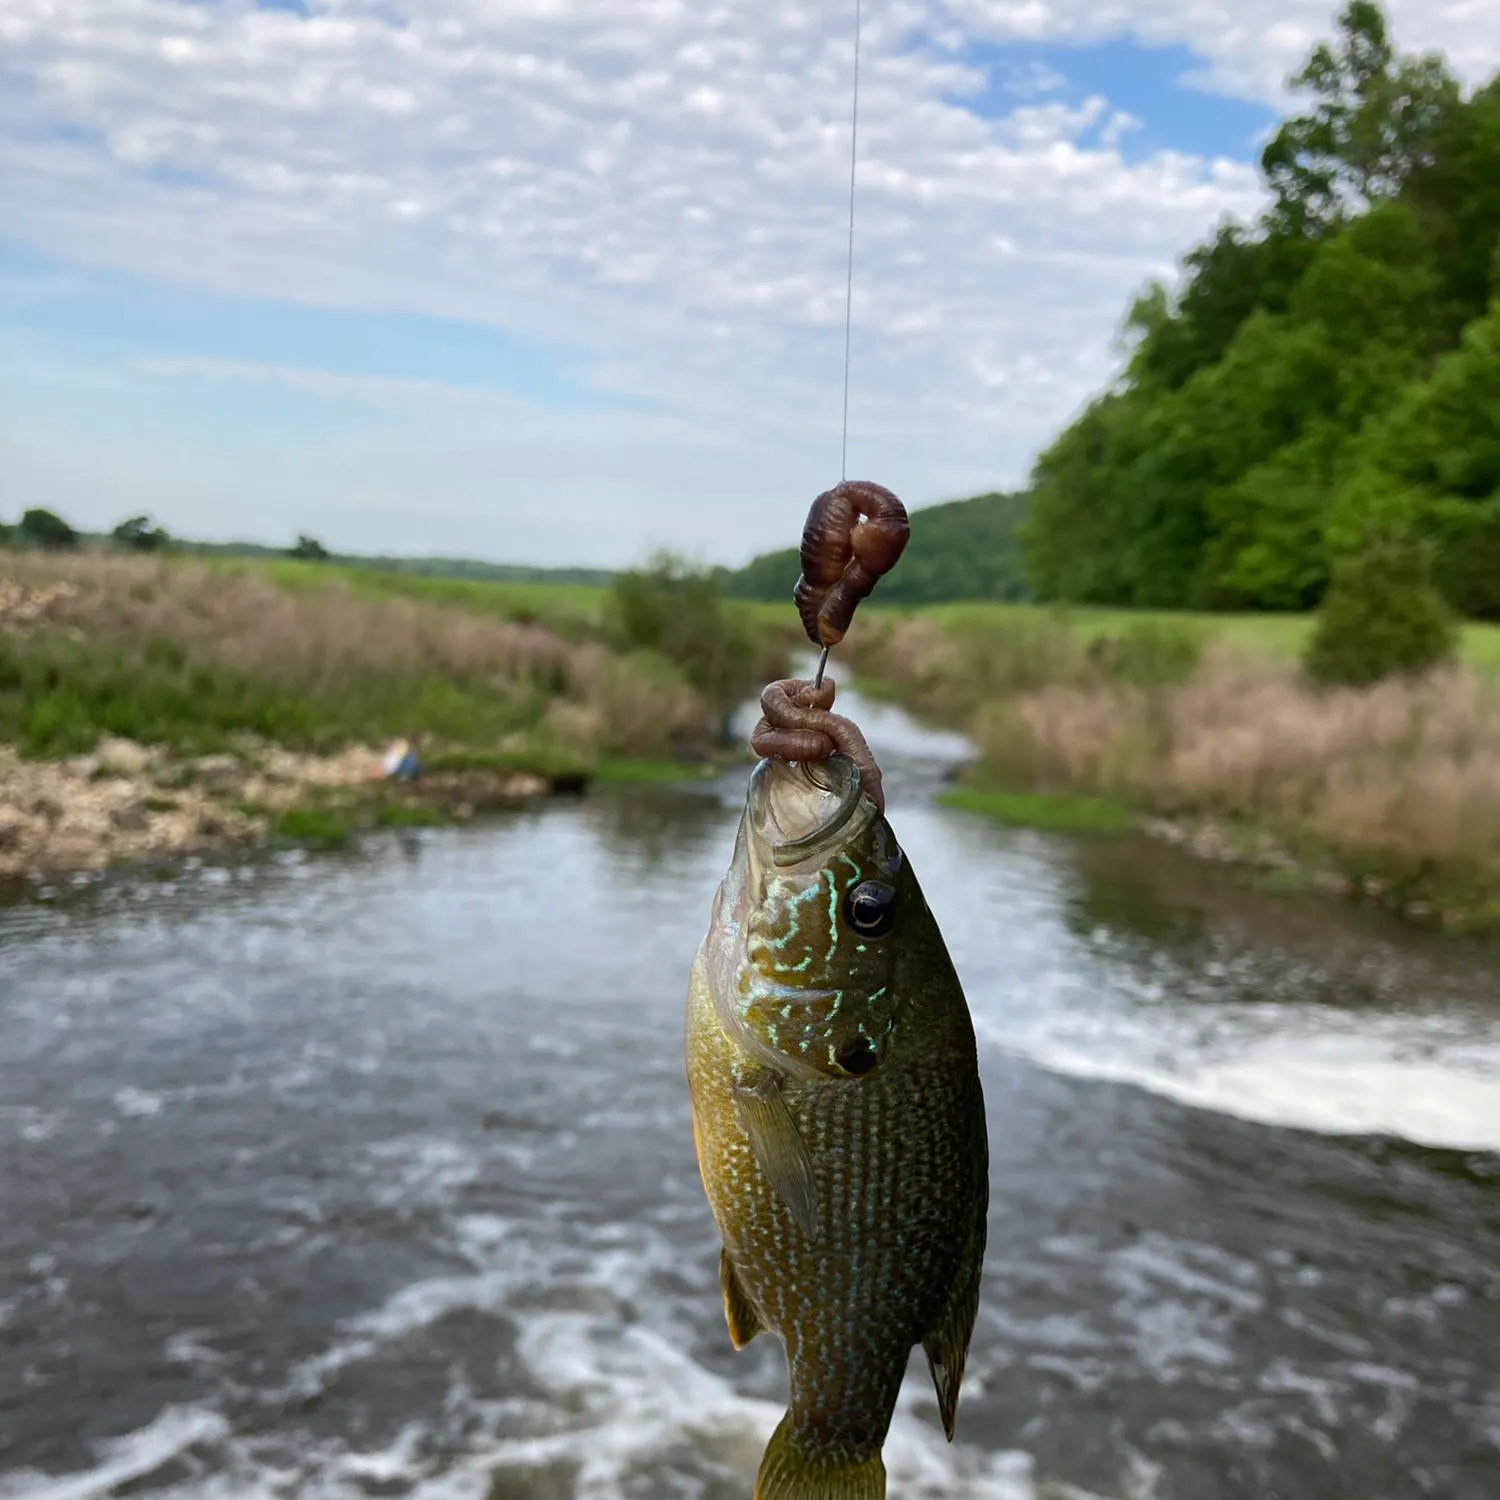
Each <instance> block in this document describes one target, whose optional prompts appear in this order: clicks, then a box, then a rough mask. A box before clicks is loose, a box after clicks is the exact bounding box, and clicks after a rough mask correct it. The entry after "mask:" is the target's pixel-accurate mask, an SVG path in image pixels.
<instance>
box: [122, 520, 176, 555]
mask: <svg viewBox="0 0 1500 1500" xmlns="http://www.w3.org/2000/svg"><path fill="white" fill-rule="evenodd" d="M110 537H111V539H112V540H113V542H114V544H115V546H117V547H119V548H120V549H121V550H122V551H125V552H160V551H162V550H163V549H164V548H166V547H167V546H169V545H170V544H171V541H172V538H171V536H170V535H169V534H168V533H167V531H166V530H165V528H163V527H161V526H157V525H155V524H154V523H153V522H152V520H151V517H150V516H131V517H130V519H129V520H128V521H121V522H120V524H119V525H118V526H116V527H115V529H114V530H113V531H112V532H111V533H110Z"/></svg>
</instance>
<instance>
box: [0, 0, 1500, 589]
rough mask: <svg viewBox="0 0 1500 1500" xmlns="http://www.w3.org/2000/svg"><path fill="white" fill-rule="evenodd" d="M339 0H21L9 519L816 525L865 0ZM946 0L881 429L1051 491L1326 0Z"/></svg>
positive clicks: (582, 549) (879, 390)
mask: <svg viewBox="0 0 1500 1500" xmlns="http://www.w3.org/2000/svg"><path fill="white" fill-rule="evenodd" d="M325 3H326V0H307V3H306V4H305V5H303V4H293V3H290V0H276V3H271V0H259V3H250V0H216V3H194V4H188V3H179V0H142V3H141V4H140V5H138V6H136V7H133V8H132V9H130V10H128V11H122V10H121V9H120V8H119V7H118V6H115V5H113V4H112V3H111V0H6V8H5V13H4V20H3V26H4V30H3V31H0V202H4V203H5V204H6V206H7V207H6V215H5V222H4V225H3V227H0V517H4V516H6V515H7V514H9V513H10V512H14V511H17V510H19V509H21V508H23V507H24V506H26V505H30V504H45V505H51V506H53V507H55V508H57V509H60V510H62V511H63V512H64V513H65V514H67V515H69V516H70V517H72V518H73V519H74V520H75V521H77V522H78V523H80V524H83V525H86V526H91V527H94V526H108V525H111V524H113V523H114V522H115V521H116V520H118V519H119V518H120V517H121V516H122V515H124V514H127V513H130V512H132V511H136V510H140V509H147V510H150V511H151V512H152V513H153V514H155V515H156V516H157V517H158V518H159V519H160V520H161V521H163V522H164V523H165V524H166V525H168V526H169V527H170V528H171V529H172V530H174V531H177V532H179V533H182V534H188V535H198V536H205V537H224V536H230V535H240V536H247V537H254V538H257V539H261V540H268V541H275V540H277V539H278V538H281V537H286V536H289V535H291V534H293V533H295V532H296V531H301V530H310V531H313V532H315V533H317V534H319V535H323V536H325V539H326V540H328V541H329V542H330V543H331V544H333V545H336V546H338V547H339V548H341V549H349V550H362V549H368V550H372V551H373V550H411V551H445V552H452V553H468V554H471V555H477V556H487V557H493V558H497V559H506V560H514V561H522V562H543V563H546V562H552V563H564V562H583V563H593V564H615V563H622V562H627V561H630V560H631V559H632V558H635V557H638V556H640V555H642V554H643V553H644V552H645V551H646V550H647V549H648V548H649V547H651V546H654V545H659V544H663V543H666V544H670V545H673V546H676V547H679V548H680V549H682V550H686V551H688V552H691V553H695V554H696V555H699V556H702V557H709V558H715V559H719V560H724V561H728V562H735V561H738V560H740V559H742V558H744V557H747V556H749V555H751V554H753V553H754V552H756V551H758V550H761V549H763V548H765V547H771V546H778V545H787V544H790V543H791V542H792V541H794V540H795V538H796V536H797V535H798V534H799V531H800V525H801V518H802V515H803V513H804V511H805V508H806V505H807V503H808V500H809V499H810V498H811V496H812V495H813V494H815V493H816V492H817V491H818V490H820V489H822V488H824V487H826V485H827V484H828V483H830V482H831V481H832V480H833V479H836V478H837V477H838V476H837V473H836V472H834V470H835V468H836V465H837V462H838V452H839V433H838V421H839V413H840V410H841V389H840V384H839V382H840V376H841V371H842V357H843V327H842V319H843V281H844V264H843V256H844V251H845V226H844V219H843V216H844V213H845V210H846V193H847V180H848V179H847V172H848V166H847V155H846V154H845V153H846V152H847V118H848V117H847V103H848V97H847V84H848V78H849V62H850V55H849V42H850V32H849V22H850V19H851V17H850V16H849V15H847V14H845V7H844V6H843V5H842V4H837V5H834V4H829V3H824V0H789V3H788V5H787V6H784V7H779V8H774V9H773V8H764V9H763V8H760V7H753V6H742V7H730V8H728V9H727V10H724V11H715V10H712V9H711V8H703V7H684V8H682V10H681V11H680V12H673V11H670V10H669V9H667V8H664V7H652V8H643V7H642V6H641V5H640V4H638V3H636V0H557V3H555V4H554V5H552V6H549V7H546V8H540V7H537V8H533V9H532V11H531V13H528V14H521V13H516V12H514V11H506V12H505V13H504V14H502V13H501V8H496V9H495V10H494V11H489V12H487V11H484V10H483V9H475V8H470V9H467V10H462V11H455V12H452V13H448V12H444V13H443V14H442V15H437V14H435V13H434V12H433V11H432V10H431V8H429V7H425V6H421V5H418V4H417V0H340V4H339V5H338V7H337V8H336V11H333V10H329V9H326V8H325ZM1132 4H1134V5H1135V7H1136V8H1135V10H1134V11H1132V8H1131V6H1132ZM1403 4H1405V8H1406V10H1408V11H1409V12H1410V13H1411V19H1412V21H1413V23H1414V25H1415V28H1416V29H1417V30H1418V31H1419V32H1420V31H1421V29H1422V28H1423V27H1426V28H1427V31H1428V32H1432V31H1433V29H1434V28H1436V34H1435V38H1434V40H1435V42H1436V44H1438V45H1444V44H1447V43H1448V42H1452V44H1453V45H1454V46H1456V47H1459V48H1460V49H1462V48H1463V47H1468V48H1469V49H1470V51H1471V52H1475V49H1478V50H1477V52H1476V53H1475V55H1479V54H1481V53H1483V54H1484V55H1487V56H1492V55H1495V50H1500V20H1497V21H1496V22H1495V23H1493V24H1491V23H1490V22H1488V21H1481V22H1480V23H1477V24H1476V23H1474V22H1473V20H1472V17H1470V18H1469V19H1468V20H1467V21H1465V20H1464V17H1463V13H1462V10H1461V7H1458V6H1457V4H1456V0H1451V3H1450V0H1432V3H1431V4H1428V5H1426V6H1424V7H1421V8H1420V9H1419V8H1417V7H1415V6H1413V5H1410V4H1408V3H1406V0H1400V3H1398V5H1397V7H1396V8H1397V10H1398V11H1399V10H1400V9H1401V8H1402V5H1403ZM919 6H920V9H921V12H922V22H921V24H920V25H919V26H917V27H915V28H913V27H912V26H911V25H910V24H909V13H906V12H903V16H902V17H901V18H900V19H899V20H898V19H897V18H895V17H894V16H892V15H891V14H889V13H887V12H885V11H884V10H883V9H882V8H881V7H880V6H879V5H878V4H875V5H871V6H868V7H867V17H866V33H865V44H866V55H865V70H864V74H863V76H864V93H863V95H862V99H861V131H862V137H861V138H862V148H861V163H860V176H859V203H858V224H857V231H856V234H857V248H856V282H855V286H856V291H855V327H854V346H853V347H854V362H853V369H852V376H853V380H852V395H851V407H850V422H851V430H850V441H849V451H850V462H851V472H854V473H858V474H863V475H867V476H868V477H871V478H876V479H879V480H881V481H882V482H884V483H887V484H890V485H892V486H893V487H894V488H896V489H897V491H898V493H900V494H902V495H903V497H904V498H906V499H907V501H908V503H909V504H911V505H914V506H915V505H921V504H924V503H928V502H932V501H937V500H941V499H945V498H949V497H951V496H954V495H958V494H963V493H967V492H972V491H974V490H977V489H981V488H992V487H994V486H996V485H1003V484H1009V483H1015V482H1018V481H1019V480H1020V479H1021V478H1022V477H1023V476H1024V474H1025V472H1026V469H1027V467H1028V465H1029V463H1030V460H1031V458H1032V456H1033V455H1034V454H1035V452H1036V451H1037V449H1038V448H1039V447H1040V446H1041V445H1042V444H1043V443H1045V442H1046V441H1047V439H1048V438H1049V437H1050V435H1051V434H1052V433H1053V432H1055V430H1056V429H1057V427H1058V425H1059V424H1060V423H1061V422H1063V421H1065V420H1066V419H1067V418H1068V417H1069V416H1070V414H1071V413H1072V412H1073V411H1075V410H1076V409H1077V408H1078V406H1079V405H1080V404H1081V403H1082V402H1083V401H1084V400H1085V399H1086V398H1087V396H1088V395H1089V393H1090V392H1091V391H1093V390H1095V389H1097V388H1098V386H1099V385H1100V384H1101V383H1102V382H1103V381H1104V380H1105V379H1107V378H1108V376H1109V374H1110V373H1111V370H1112V368H1113V361H1114V359H1115V355H1114V353H1113V352H1112V349H1111V339H1112V336H1113V334H1114V331H1115V327H1116V324H1117V322H1118V319H1119V317H1120V314H1121V312H1122V311H1123V309H1124V307H1125V305H1126V302H1127V299H1128V298H1129V297H1130V295H1131V294H1132V293H1133V292H1134V291H1135V290H1136V289H1137V288H1138V287H1139V286H1140V285H1141V284H1142V282H1144V281H1145V280H1146V279H1147V278H1148V277H1151V276H1162V275H1168V276H1169V275H1170V274H1171V273H1172V270H1173V267H1174V264H1175V263H1176V261H1177V258H1178V257H1179V256H1180V255H1181V253H1182V252H1183V251H1184V250H1185V249H1187V248H1188V246H1189V245H1190V244H1191V243H1192V242H1193V241H1194V240H1196V239H1197V238H1199V237H1200V236H1202V235H1203V234H1204V233H1206V232H1208V231H1209V230H1210V229H1211V228H1212V226H1213V225H1214V223H1215V222H1216V221H1217V220H1218V219H1220V218H1221V217H1223V216H1225V215H1230V214H1234V215H1242V216H1243V215H1246V214H1252V213H1254V212H1255V211H1256V209H1257V207H1258V205H1259V202H1260V189H1259V185H1258V181H1257V177H1256V173H1255V171H1254V166H1253V163H1254V158H1255V154H1256V151H1257V136H1258V135H1259V134H1261V133H1263V132H1264V130H1265V129H1266V128H1268V127H1269V126H1270V125H1271V124H1272V123H1273V122H1274V120H1275V119H1276V118H1277V114H1278V109H1279V106H1280V104H1281V102H1282V101H1281V99H1280V97H1279V87H1280V80H1281V79H1282V78H1284V77H1285V75H1286V73H1287V72H1288V71H1289V70H1290V68H1291V67H1293V66H1295V65H1296V63H1297V62H1299V61H1300V59H1301V56H1302V55H1304V53H1305V50H1306V47H1307V45H1308V44H1309V43H1310V41H1311V40H1312V39H1313V38H1315V37H1316V36H1317V35H1318V34H1319V33H1320V32H1321V31H1323V30H1324V29H1326V27H1327V23H1328V22H1327V15H1325V13H1324V9H1323V7H1322V6H1317V7H1315V8H1309V4H1308V3H1307V0H1265V3H1264V4H1263V5H1262V7H1261V10H1263V11H1264V15H1260V14H1259V13H1258V14H1257V18H1256V21H1255V24H1254V25H1253V26H1247V25H1246V24H1245V23H1244V21H1243V9H1244V8H1243V6H1239V7H1236V6H1234V5H1231V4H1229V3H1228V0H1201V3H1199V4H1197V5H1195V6H1194V7H1193V8H1192V9H1191V10H1190V11H1186V12H1180V10H1179V9H1174V8H1173V7H1170V6H1166V5H1165V4H1164V0H1130V3H1123V4H1122V5H1121V6H1120V7H1116V8H1114V9H1113V10H1112V11H1111V16H1112V17H1113V19H1112V20H1111V22H1110V25H1109V27H1107V28H1104V29H1101V23H1100V20H1099V17H1100V15H1101V12H1100V11H1099V10H1098V7H1097V6H1096V5H1095V4H1094V3H1093V0H1037V3H1035V4H1032V5H1029V6H1027V7H1022V8H1020V9H1018V10H1016V14H1017V15H1020V14H1021V13H1022V11H1024V14H1025V18H1026V34H1025V35H1024V36H1021V35H1016V34H1007V33H1006V32H1005V30H1004V24H1003V23H1002V22H998V21H992V20H990V19H987V17H989V16H990V15H991V14H992V13H993V14H1008V13H1009V12H1008V11H1004V10H1002V11H999V12H997V11H996V8H995V7H993V6H991V5H989V4H988V3H987V0H919ZM1012 9H1015V8H1012ZM1330 13H1331V12H1330ZM1497 15H1500V8H1497ZM1400 21H1401V17H1400V16H1399V15H1398V31H1399V29H1400V26H1399V23H1400ZM1445 27H1446V28H1447V29H1446V31H1445V30H1444V28H1445ZM914 37H922V38H926V39H928V41H929V42H933V41H934V39H940V44H937V45H928V46H924V47H922V49H921V50H920V51H914V50H913V46H914V43H913V38H914ZM1418 40H1423V41H1424V42H1427V44H1432V42H1431V41H1428V39H1427V37H1426V35H1425V34H1423V35H1422V36H1419V37H1418ZM1491 44H1493V46H1492V50H1491V51H1490V52H1489V53H1484V48H1485V47H1486V46H1490V45H1491ZM955 59H956V60H958V61H960V62H963V63H965V64H967V65H969V66H971V67H973V66H978V67H981V68H983V69H984V70H985V72H986V74H987V76H988V79H989V83H988V86H987V87H986V88H985V89H984V91H983V92H982V93H981V94H979V95H978V96H974V95H968V94H957V93H955V91H954V90H953V88H952V86H951V83H952V75H951V71H950V68H951V63H952V62H953V60H955ZM1189 75H1197V76H1198V77H1199V78H1200V79H1203V78H1207V79H1210V80H1212V83H1211V86H1210V85H1209V84H1207V83H1200V84H1196V85H1195V84H1192V83H1189V82H1186V81H1185V80H1186V79H1187V77H1188V76H1189ZM1094 96H1103V98H1105V99H1106V100H1107V101H1108V109H1107V110H1106V111H1105V112H1104V113H1103V114H1102V115H1101V116H1100V117H1099V118H1095V119H1092V120H1089V119H1084V118H1083V117H1082V116H1081V115H1080V114H1079V113H1078V112H1079V110H1080V107H1081V106H1082V105H1083V103H1084V101H1085V100H1087V99H1089V98H1091V97H1094ZM1118 112H1124V113H1125V114H1128V115H1129V116H1131V117H1133V118H1134V119H1135V120H1136V121H1138V122H1139V126H1138V128H1133V129H1129V130H1124V131H1121V130H1119V129H1118V122H1116V127H1115V128H1113V129H1111V128H1110V117H1111V116H1112V115H1114V114H1116V113H1118Z"/></svg>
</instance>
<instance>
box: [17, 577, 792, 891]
mask: <svg viewBox="0 0 1500 1500" xmlns="http://www.w3.org/2000/svg"><path fill="white" fill-rule="evenodd" d="M387 583H388V584H389V587H386V584H387ZM677 586H678V581H677V580H674V578H672V577H667V578H665V579H662V578H660V577H656V576H654V575H650V574H644V575H640V576H639V577H638V578H637V580H636V592H635V594H634V595H633V596H632V597H631V599H630V600H629V601H628V603H629V604H630V605H631V606H633V607H634V610H635V615H634V616H631V615H630V614H629V612H628V611H618V610H615V609H614V608H613V607H612V606H613V603H614V601H613V599H612V597H611V596H610V595H609V594H608V593H607V592H606V591H603V590H601V591H598V594H597V597H596V599H595V600H594V602H593V605H592V607H591V608H590V609H587V610H585V609H583V608H581V607H580V602H579V600H578V599H577V598H576V597H574V593H566V594H561V595H559V597H558V600H557V604H558V608H557V610H556V611H555V612H554V611H550V610H549V608H548V600H547V598H546V596H545V595H543V594H540V593H538V592H537V591H535V590H531V591H527V592H524V593H520V594H518V593H517V592H516V591H515V590H513V589H508V588H506V587H505V586H503V585H497V586H493V587H490V586H486V585H483V584H471V585H465V586H464V587H462V588H455V587H452V586H439V585H430V584H428V583H427V581H424V580H415V581H414V580H409V579H405V578H395V579H392V580H383V579H382V578H380V577H379V576H376V575H373V574H371V573H370V572H369V571H368V570H360V571H358V572H349V573H347V574H346V573H345V572H343V571H341V570H339V569H336V568H319V567H315V566H310V565H302V566H288V565H277V566H270V565H256V564H245V563H236V564H212V563H203V562H199V561H196V560H190V559H151V558H133V557H119V556H101V555H71V556H49V555H45V554H35V553H31V554H22V553H5V552H0V879H14V878H15V877H17V876H19V875H22V874H25V873H28V872H36V873H59V872H62V871H70V870H71V871H78V870H95V869H101V868H104V867H105V866H108V865H110V864H114V863H117V862H120V861H128V860H133V859H138V858H142V857H146V856H148V855H149V856H160V855H167V856H171V855H181V854H189V853H197V852H201V851H204V850H208V849H215V848H222V847H225V846H229V845H236V844H244V843H256V842H263V841H266V840H270V839H278V838H288V839H301V840H306V841H312V842H319V843H334V842H339V841H341V840H342V839H343V838H345V837H347V836H349V835H350V834H351V833H354V832H357V831H358V830H360V829H362V828H368V827H379V826H387V827H389V826H398V825H402V824H420V823H432V822H442V821H463V820H465V819H467V818H470V817H473V816H476V815H478V814H480V813H483V812H485V811H489V810H494V809H498V808H502V807H509V806H515V805H519V804H521V803H524V802H527V801H530V800H533V799H536V798H539V797H544V796H548V795H554V794H559V793H567V792H576V791H578V790H580V789H582V788H583V787H584V786H585V785H587V784H588V783H589V782H590V781H591V780H592V779H594V778H596V777H597V778H602V779H607V780H611V781H619V780H630V779H640V778H641V777H656V778H660V777H664V776H668V775H678V774H686V775H691V774H693V772H694V769H695V768H696V767H698V766H707V765H712V764H714V763H715V762H716V761H717V759H718V758H719V757H720V756H721V755H722V753H723V745H722V725H723V721H724V716H725V713H726V711H727V709H728V707H729V706H731V705H732V704H734V703H737V702H738V701H740V699H742V698H743V697H744V696H746V695H748V694H749V693H751V692H753V691H755V690H756V689H757V688H758V687H759V685H760V684H761V683H762V682H764V681H765V680H766V679H767V678H769V677H772V676H776V675H779V674H780V673H781V671H782V670H784V665H785V659H786V643H787V640H788V638H789V636H790V633H791V629H792V623H791V622H790V620H789V621H788V623H787V627H786V628H785V629H777V628H773V627H772V626H771V625H769V624H768V623H765V622H762V621H758V620H756V619H755V618H754V617H753V616H750V615H748V614H742V613H740V612H736V611H734V610H733V609H732V608H731V607H721V606H720V605H719V604H718V603H717V601H716V600H715V599H714V598H713V597H710V596H705V595H702V594H699V595H697V596H695V598H694V600H693V608H694V609H696V611H697V615H696V617H695V618H694V619H690V620H687V621H686V622H685V624H686V626H687V627H688V628H686V629H684V630H683V631H682V632H681V634H680V636H673V635H671V634H670V633H668V632H664V631H662V630H661V628H660V627H659V625H658V624H656V622H654V621H648V629H649V630H650V631H651V632H653V633H652V634H651V637H650V640H649V641H647V642H644V643H643V641H642V639H641V636H642V633H643V632H642V629H641V627H640V625H639V616H640V614H641V613H642V608H641V606H642V602H643V592H644V603H645V604H646V605H648V606H651V605H656V606H659V608H660V612H661V613H663V614H666V613H670V612H671V611H672V610H673V608H674V606H675V605H676V603H677V600H676V599H675V597H674V596H673V593H672V590H673V589H674V588H676V587H677ZM653 590H656V591H657V592H655V593H653ZM575 592H576V591H575ZM622 616H623V617H622ZM695 624H696V625H699V626H701V628H699V629H693V628H692V627H693V626H694V625H695ZM704 639H707V640H708V642H709V646H710V648H711V649H712V651H713V652H714V655H713V657H712V659H708V660H705V659H704V657H703V655H702V650H703V648H702V646H701V645H700V642H702V641H703V640H704ZM695 652H696V653H698V654H696V655H695V654H694V653H695ZM415 729H420V730H421V731H422V732H423V733H424V735H425V736H426V741H427V743H426V746H425V747H424V753H423V761H424V774H423V776H422V778H421V780H420V781H419V782H418V783H416V784H401V785H396V784H392V783H390V782H387V781H384V780H383V779H381V778H380V777H379V776H378V759H379V754H380V750H381V748H382V747H383V746H384V745H385V744H387V743H389V741H390V740H391V738H393V737H394V736H396V735H399V734H404V733H408V732H410V731H412V730H415Z"/></svg>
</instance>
